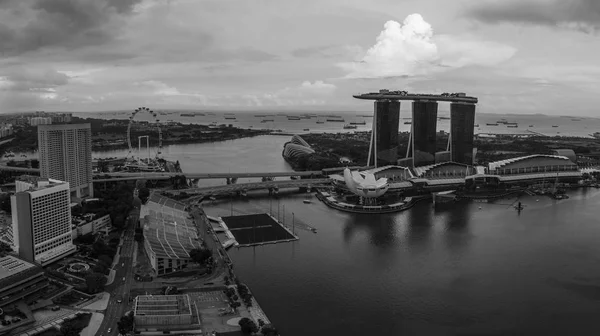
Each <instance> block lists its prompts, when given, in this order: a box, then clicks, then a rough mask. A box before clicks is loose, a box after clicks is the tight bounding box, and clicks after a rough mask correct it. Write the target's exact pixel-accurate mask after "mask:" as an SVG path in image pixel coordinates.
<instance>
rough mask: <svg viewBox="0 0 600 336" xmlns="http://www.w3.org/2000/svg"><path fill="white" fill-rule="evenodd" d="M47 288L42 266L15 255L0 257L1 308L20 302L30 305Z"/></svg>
mask: <svg viewBox="0 0 600 336" xmlns="http://www.w3.org/2000/svg"><path fill="white" fill-rule="evenodd" d="M47 286H48V279H47V278H46V276H45V273H44V270H43V269H42V268H41V267H40V266H37V265H34V264H32V263H30V262H27V261H25V260H22V259H20V258H18V257H16V256H13V255H7V256H4V257H0V308H2V307H4V306H6V305H9V304H11V303H14V302H16V301H18V300H25V302H26V303H29V302H30V301H32V300H35V298H37V297H38V296H39V292H40V291H41V290H43V289H44V288H45V287H47Z"/></svg>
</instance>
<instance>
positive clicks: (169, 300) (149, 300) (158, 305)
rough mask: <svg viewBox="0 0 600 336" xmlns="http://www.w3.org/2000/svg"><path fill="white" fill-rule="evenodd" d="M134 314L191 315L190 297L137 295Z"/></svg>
mask: <svg viewBox="0 0 600 336" xmlns="http://www.w3.org/2000/svg"><path fill="white" fill-rule="evenodd" d="M133 309H134V314H135V315H136V316H161V315H162V316H165V315H191V314H192V310H191V305H190V297H189V296H188V295H187V294H186V295H139V296H137V298H136V300H135V304H134V308H133Z"/></svg>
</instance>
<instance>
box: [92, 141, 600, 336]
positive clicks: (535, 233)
mask: <svg viewBox="0 0 600 336" xmlns="http://www.w3.org/2000/svg"><path fill="white" fill-rule="evenodd" d="M288 140H289V138H288V137H278V136H264V137H257V138H252V139H241V140H234V141H228V142H223V143H215V144H200V145H183V146H181V145H178V146H169V147H167V148H166V150H165V152H166V156H167V157H168V158H171V159H178V160H179V161H180V162H181V164H182V167H183V169H184V171H194V172H200V171H207V172H208V171H210V172H217V171H229V170H231V171H232V172H244V171H282V170H289V169H290V168H289V167H288V166H287V164H286V163H285V162H284V161H283V159H282V158H281V148H282V146H283V143H285V142H286V141H288ZM99 155H103V156H117V155H121V154H119V153H118V152H104V153H102V154H100V153H95V154H94V156H96V157H97V156H99ZM211 183H217V184H219V183H221V184H222V183H224V182H223V181H213V182H211ZM570 195H571V198H570V199H568V200H562V201H554V200H550V199H548V198H544V197H522V198H521V201H522V202H523V204H524V205H526V208H525V210H524V211H522V212H521V214H518V213H517V212H516V211H515V210H513V209H512V208H510V207H509V204H510V203H512V202H513V201H514V199H505V200H500V201H498V202H496V203H495V204H492V203H489V204H485V203H462V204H459V205H457V206H453V207H448V208H447V209H438V210H434V209H433V208H432V206H431V204H430V203H421V204H418V205H417V206H416V207H414V208H413V209H411V210H408V211H406V212H402V213H397V214H393V215H354V214H348V213H343V212H339V211H336V210H332V209H329V208H327V207H326V206H325V205H323V204H322V203H320V202H319V201H317V200H316V199H313V203H312V204H303V202H302V200H303V199H304V197H305V195H301V194H294V195H291V196H286V197H284V198H282V199H281V200H280V201H279V202H277V201H275V202H270V201H269V199H268V198H262V199H248V200H240V201H236V202H234V204H233V209H234V212H235V213H236V214H241V213H256V212H268V211H269V210H270V209H272V211H273V213H274V215H275V216H277V215H278V213H279V216H283V215H284V214H285V216H286V222H288V223H289V222H290V221H291V219H292V213H293V214H294V218H295V220H296V222H304V223H306V224H309V225H311V226H314V227H316V228H317V229H318V233H317V234H314V233H312V232H308V231H302V230H297V232H298V234H299V236H300V240H299V241H297V242H295V243H284V244H277V245H268V246H262V247H256V248H242V249H239V250H236V249H232V250H231V252H230V253H231V256H232V258H233V259H234V262H235V270H236V273H237V274H238V275H239V276H240V278H241V279H242V280H243V281H244V282H246V283H248V285H249V286H250V288H251V290H252V291H253V292H254V294H255V296H256V297H257V299H258V301H259V302H260V304H261V306H262V307H263V309H264V310H265V312H266V313H267V315H268V316H269V317H270V319H271V320H272V322H273V323H274V324H275V325H276V326H277V327H278V328H279V329H280V330H281V332H282V334H283V335H285V336H301V335H302V336H305V335H345V336H348V335H361V336H362V335H517V334H518V335H598V334H600V320H599V319H598V317H597V315H598V312H599V311H600V267H599V266H600V244H599V242H600V221H599V220H598V214H599V211H598V209H599V208H600V191H597V190H595V189H594V190H592V189H589V190H580V191H574V192H572V193H570ZM283 207H285V210H283ZM278 209H279V210H278ZM206 211H207V213H208V214H210V215H228V214H229V213H230V211H231V210H230V204H229V203H220V204H218V203H217V204H213V205H207V206H206Z"/></svg>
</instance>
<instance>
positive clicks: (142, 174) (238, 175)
mask: <svg viewBox="0 0 600 336" xmlns="http://www.w3.org/2000/svg"><path fill="white" fill-rule="evenodd" d="M322 174H323V172H322V171H320V170H315V171H303V172H293V171H292V172H289V171H288V172H263V173H167V172H156V173H146V172H113V173H98V174H95V176H110V177H138V178H140V179H146V180H151V179H161V178H167V179H168V178H170V177H174V176H185V177H186V178H188V179H225V178H252V177H286V176H287V177H289V176H320V175H322Z"/></svg>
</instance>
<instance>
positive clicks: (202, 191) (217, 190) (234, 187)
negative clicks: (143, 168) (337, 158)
mask: <svg viewBox="0 0 600 336" xmlns="http://www.w3.org/2000/svg"><path fill="white" fill-rule="evenodd" d="M330 183H331V180H330V179H326V178H325V179H303V180H287V181H268V182H254V183H237V184H227V185H221V186H212V187H202V188H191V189H177V190H170V191H169V192H170V193H172V194H179V193H181V192H186V193H188V194H193V195H194V196H202V195H217V194H227V193H232V192H236V191H243V190H245V191H251V190H259V189H269V188H280V189H283V188H298V187H306V186H309V185H310V186H313V187H314V186H317V185H323V184H330Z"/></svg>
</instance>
